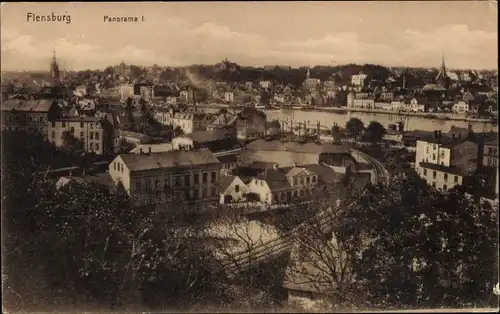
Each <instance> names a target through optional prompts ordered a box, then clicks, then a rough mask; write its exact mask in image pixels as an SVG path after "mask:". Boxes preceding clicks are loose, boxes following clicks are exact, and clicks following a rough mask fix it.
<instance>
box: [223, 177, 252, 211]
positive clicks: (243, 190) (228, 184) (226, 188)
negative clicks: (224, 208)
mask: <svg viewBox="0 0 500 314" xmlns="http://www.w3.org/2000/svg"><path fill="white" fill-rule="evenodd" d="M219 182H220V189H219V191H220V200H219V203H220V204H227V203H232V202H239V201H242V200H245V194H247V193H248V192H249V191H250V189H249V188H248V187H247V186H246V185H245V183H243V181H241V179H240V178H239V177H237V176H221V177H220V181H219Z"/></svg>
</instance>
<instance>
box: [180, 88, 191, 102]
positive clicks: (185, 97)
mask: <svg viewBox="0 0 500 314" xmlns="http://www.w3.org/2000/svg"><path fill="white" fill-rule="evenodd" d="M188 97H189V92H188V91H187V90H181V91H180V93H179V98H180V99H181V101H188Z"/></svg>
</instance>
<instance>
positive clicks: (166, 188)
mask: <svg viewBox="0 0 500 314" xmlns="http://www.w3.org/2000/svg"><path fill="white" fill-rule="evenodd" d="M169 187H170V178H169V177H166V178H165V183H164V185H163V188H164V189H165V190H168V188H169Z"/></svg>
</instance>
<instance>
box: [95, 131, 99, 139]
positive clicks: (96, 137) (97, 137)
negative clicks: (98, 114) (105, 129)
mask: <svg viewBox="0 0 500 314" xmlns="http://www.w3.org/2000/svg"><path fill="white" fill-rule="evenodd" d="M95 139H96V140H98V139H99V132H95Z"/></svg>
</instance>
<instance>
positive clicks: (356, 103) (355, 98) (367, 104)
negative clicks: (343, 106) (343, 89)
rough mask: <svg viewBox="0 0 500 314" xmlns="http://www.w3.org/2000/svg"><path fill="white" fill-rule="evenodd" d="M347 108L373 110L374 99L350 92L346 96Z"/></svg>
mask: <svg viewBox="0 0 500 314" xmlns="http://www.w3.org/2000/svg"><path fill="white" fill-rule="evenodd" d="M347 107H348V108H375V98H374V97H373V96H371V95H369V96H364V95H358V94H354V93H353V92H350V93H349V94H348V95H347Z"/></svg>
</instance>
